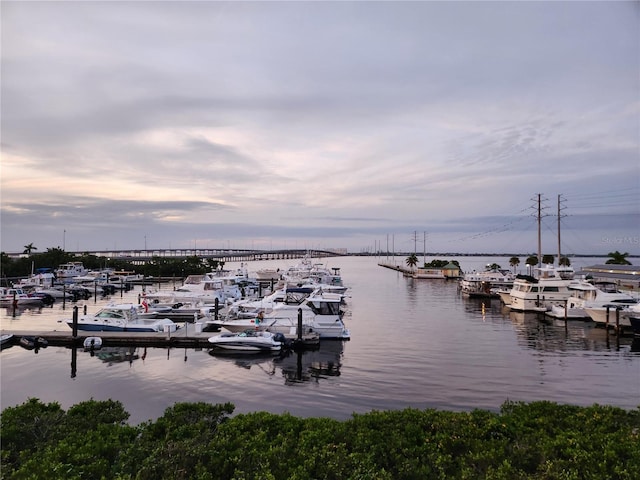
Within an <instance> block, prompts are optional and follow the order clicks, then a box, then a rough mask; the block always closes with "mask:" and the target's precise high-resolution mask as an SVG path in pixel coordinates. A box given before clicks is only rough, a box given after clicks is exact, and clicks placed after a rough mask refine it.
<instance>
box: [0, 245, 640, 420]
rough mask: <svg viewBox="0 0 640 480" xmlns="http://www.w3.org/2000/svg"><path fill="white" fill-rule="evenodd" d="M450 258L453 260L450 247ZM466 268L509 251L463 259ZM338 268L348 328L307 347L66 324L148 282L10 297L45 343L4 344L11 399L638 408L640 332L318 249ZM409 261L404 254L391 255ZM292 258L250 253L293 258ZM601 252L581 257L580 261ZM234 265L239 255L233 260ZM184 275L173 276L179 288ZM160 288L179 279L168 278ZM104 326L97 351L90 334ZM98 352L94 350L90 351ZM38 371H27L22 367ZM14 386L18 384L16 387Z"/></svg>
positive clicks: (15, 328)
mask: <svg viewBox="0 0 640 480" xmlns="http://www.w3.org/2000/svg"><path fill="white" fill-rule="evenodd" d="M447 260H450V259H447ZM456 260H458V261H459V262H460V265H461V267H462V268H463V270H464V271H467V272H472V271H473V270H476V271H480V270H482V269H483V268H484V266H485V265H488V264H492V263H497V264H505V263H506V262H508V258H507V259H505V258H496V257H478V258H467V257H459V258H457V259H456ZM322 261H323V263H325V264H327V265H328V266H330V267H331V266H333V267H340V269H341V272H342V277H343V280H344V284H345V286H347V287H348V289H347V291H346V297H345V305H344V306H343V307H342V308H343V309H344V323H345V326H346V327H347V328H348V329H349V331H350V333H351V339H350V340H348V341H344V340H333V339H331V340H329V339H327V340H320V342H319V343H318V344H317V345H315V346H311V347H309V348H303V349H299V350H289V351H286V352H278V353H277V354H274V353H271V352H269V353H268V354H262V353H252V354H244V353H241V354H238V353H219V352H218V353H216V352H214V351H213V349H212V348H210V346H209V345H208V343H209V342H208V338H210V337H212V336H214V335H217V334H220V333H222V332H224V330H221V332H205V331H202V332H198V331H196V330H197V325H196V323H197V322H196V323H193V322H186V323H184V324H183V323H180V324H179V327H180V328H178V329H177V331H176V332H170V334H169V335H168V334H167V333H164V332H149V333H136V334H130V333H127V332H108V333H106V332H105V333H103V332H82V333H81V331H78V335H77V338H76V339H75V340H73V341H72V340H71V339H72V329H71V328H69V326H67V325H66V323H63V320H64V319H68V318H70V317H71V316H72V309H73V307H74V306H77V307H78V308H79V310H81V311H84V307H85V306H86V308H87V313H88V314H91V313H94V312H97V311H98V310H99V309H100V308H102V307H103V306H104V305H106V304H108V303H127V302H131V303H137V302H138V301H139V295H141V293H142V287H141V286H139V285H138V286H136V287H135V288H134V289H133V290H132V291H129V292H120V291H118V292H117V293H115V294H113V295H111V296H108V297H104V298H102V297H98V298H94V297H92V298H90V299H88V300H79V301H77V302H75V303H73V304H72V303H71V302H67V304H66V308H65V309H63V308H62V303H60V302H56V303H54V304H53V305H52V306H49V307H41V308H36V309H32V308H22V307H21V308H18V309H17V310H15V311H14V310H13V309H11V308H3V309H2V310H1V311H0V312H1V315H0V325H1V327H2V333H3V334H5V333H8V332H11V333H13V334H15V335H18V336H20V335H30V336H42V337H43V338H45V339H46V340H47V342H48V346H47V347H46V348H39V349H37V350H36V349H35V348H34V349H33V350H27V349H25V348H23V347H21V346H20V345H19V344H18V343H16V337H14V339H13V343H12V346H11V347H9V348H5V347H3V350H2V353H1V357H0V359H1V362H0V368H1V373H2V375H1V378H2V387H3V388H2V393H1V395H2V396H1V400H2V404H3V406H10V405H16V404H19V403H22V402H24V401H25V400H26V399H27V398H29V397H37V398H40V399H42V400H43V401H47V402H50V401H56V402H60V403H61V405H63V406H64V407H68V406H70V405H73V404H75V403H77V402H79V401H81V400H85V399H89V398H94V399H107V398H113V399H116V400H120V401H122V402H123V404H124V406H125V408H126V409H127V410H128V411H129V412H130V413H131V419H130V421H131V422H132V423H138V422H141V421H144V420H146V419H148V418H156V417H158V416H160V415H162V412H163V411H164V409H166V408H167V407H168V406H171V405H173V404H174V403H175V402H179V401H206V402H209V403H219V402H226V401H230V402H232V403H234V404H235V405H236V412H238V413H242V412H251V411H269V412H274V413H278V412H290V413H292V414H294V415H301V416H328V417H331V418H338V419H344V418H348V417H350V416H351V415H352V413H354V412H367V411H370V410H372V409H378V410H382V409H398V408H404V407H414V408H439V409H447V410H454V411H455V410H463V411H464V410H467V411H469V410H472V409H474V408H486V409H490V410H494V411H497V410H498V409H499V408H500V406H501V404H502V403H503V402H505V401H506V400H512V401H520V400H521V401H532V400H541V399H542V400H550V401H557V402H560V403H570V404H578V405H591V404H593V403H600V404H604V405H614V406H620V407H624V408H636V407H637V406H638V398H640V381H639V380H640V378H639V377H638V375H639V373H638V372H639V369H640V338H636V337H634V336H633V335H629V334H628V333H625V334H622V335H615V334H614V333H613V331H608V330H607V329H605V328H602V327H599V326H597V325H595V323H594V322H589V321H584V320H568V321H565V320H561V319H553V318H549V317H548V316H546V315H544V314H542V313H535V312H513V311H510V310H509V309H508V308H506V307H505V306H504V305H502V303H501V302H500V300H499V299H498V298H469V297H468V296H465V295H462V294H461V292H460V291H459V289H458V282H457V281H441V280H437V279H434V280H432V279H415V278H412V277H407V276H404V275H403V274H402V273H401V272H398V271H395V270H392V269H388V268H382V267H381V266H379V265H378V263H379V261H378V259H375V258H370V257H334V258H327V259H323V260H322ZM394 261H395V262H396V263H397V264H402V263H404V261H405V258H404V257H403V258H400V257H398V258H396V259H392V261H391V262H392V263H393V262H394ZM290 263H292V262H290V261H266V262H259V263H256V264H253V265H252V264H250V265H249V269H250V270H252V271H257V270H258V269H273V270H274V271H275V270H277V269H280V270H283V269H286V268H287V267H289V266H290ZM596 263H598V262H597V260H596V259H589V258H585V259H584V260H582V259H581V260H580V261H574V265H575V268H576V270H577V269H578V268H581V267H582V266H587V265H592V264H596ZM229 267H234V265H229ZM176 287H177V286H176ZM161 288H165V289H168V290H172V289H173V288H174V287H173V285H172V284H171V283H167V284H165V285H163V286H162V287H161ZM91 336H99V337H100V338H101V340H102V345H101V347H100V349H94V351H93V352H92V351H91V349H88V350H86V349H85V346H84V339H85V338H87V337H91ZM92 353H93V355H92ZM25 376H28V378H29V381H28V382H25V381H24V378H25ZM9 387H10V388H9Z"/></svg>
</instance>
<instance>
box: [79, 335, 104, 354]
mask: <svg viewBox="0 0 640 480" xmlns="http://www.w3.org/2000/svg"><path fill="white" fill-rule="evenodd" d="M82 345H83V346H84V350H85V352H86V351H93V350H100V349H101V348H102V338H101V337H87V338H85V339H84V342H82Z"/></svg>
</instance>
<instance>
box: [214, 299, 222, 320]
mask: <svg viewBox="0 0 640 480" xmlns="http://www.w3.org/2000/svg"><path fill="white" fill-rule="evenodd" d="M219 307H220V300H218V297H216V298H215V300H214V301H213V319H214V320H216V321H217V320H218V308H219Z"/></svg>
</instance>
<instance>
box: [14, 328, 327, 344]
mask: <svg viewBox="0 0 640 480" xmlns="http://www.w3.org/2000/svg"><path fill="white" fill-rule="evenodd" d="M2 334H12V335H13V340H14V342H13V343H14V344H17V343H18V342H19V340H20V338H21V337H39V338H42V339H44V340H46V342H47V344H48V345H49V346H58V347H70V348H71V347H83V344H84V339H85V338H87V337H100V338H101V339H102V346H103V347H105V346H109V347H112V346H118V347H127V346H138V347H175V348H178V347H180V348H209V347H210V346H211V344H210V343H209V341H208V339H209V337H212V336H215V335H219V334H220V332H203V331H202V330H201V329H199V328H197V325H194V324H192V323H185V324H184V326H180V328H179V329H178V330H176V331H175V332H168V333H165V332H98V331H87V330H82V331H80V330H79V331H78V334H77V336H76V337H73V334H72V332H71V330H52V331H39V330H23V331H6V330H3V331H2ZM285 336H286V337H287V339H289V340H292V342H293V346H294V348H313V347H317V346H318V345H319V344H320V340H319V338H318V336H317V335H303V336H302V338H301V339H298V338H297V336H296V335H285Z"/></svg>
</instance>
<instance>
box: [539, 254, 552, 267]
mask: <svg viewBox="0 0 640 480" xmlns="http://www.w3.org/2000/svg"><path fill="white" fill-rule="evenodd" d="M542 263H544V264H545V265H553V255H543V256H542Z"/></svg>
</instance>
